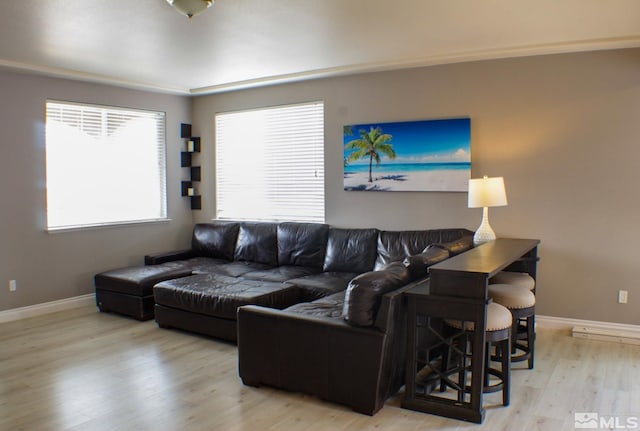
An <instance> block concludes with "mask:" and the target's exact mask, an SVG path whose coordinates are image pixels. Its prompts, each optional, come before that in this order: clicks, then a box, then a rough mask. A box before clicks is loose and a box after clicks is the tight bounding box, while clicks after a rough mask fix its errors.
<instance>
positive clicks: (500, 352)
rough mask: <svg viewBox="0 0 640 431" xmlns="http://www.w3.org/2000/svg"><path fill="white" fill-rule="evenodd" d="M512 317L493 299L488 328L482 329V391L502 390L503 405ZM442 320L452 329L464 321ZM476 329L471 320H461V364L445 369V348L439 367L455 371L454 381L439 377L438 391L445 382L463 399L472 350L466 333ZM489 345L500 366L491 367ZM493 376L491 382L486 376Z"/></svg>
mask: <svg viewBox="0 0 640 431" xmlns="http://www.w3.org/2000/svg"><path fill="white" fill-rule="evenodd" d="M512 322H513V320H512V316H511V313H510V312H509V310H508V309H507V308H506V307H504V306H502V305H500V304H497V303H495V302H491V303H489V304H488V305H487V328H486V332H485V340H486V347H485V367H484V385H483V388H482V392H483V393H492V392H498V391H500V390H501V391H502V405H504V406H508V405H509V398H510V391H511V355H510V354H509V352H510V351H511V326H512ZM445 323H446V324H447V325H448V326H450V327H451V328H454V329H457V330H462V329H463V322H462V321H460V320H453V319H445ZM474 329H475V323H474V322H467V321H465V322H464V331H465V336H464V337H462V339H461V341H462V343H461V344H462V345H461V346H460V355H461V359H462V364H459V365H458V366H456V367H454V368H453V369H448V365H449V355H450V349H447V350H445V352H444V355H443V360H442V366H443V368H445V369H446V372H444V373H443V374H445V375H448V374H453V373H458V382H457V384H452V383H451V381H450V380H448V379H442V380H441V382H440V391H441V392H443V391H444V390H445V385H448V386H451V387H453V388H454V389H456V390H458V400H459V401H463V398H464V394H465V393H470V391H471V390H470V387H469V386H468V385H467V383H466V382H467V372H468V370H469V367H468V366H467V358H471V357H472V354H473V352H471V351H470V343H469V342H468V338H469V335H471V334H472V333H473V331H474ZM491 346H494V347H495V349H496V357H499V358H500V369H499V370H498V369H495V368H491V363H490V360H491V354H490V353H491ZM491 375H493V376H495V377H497V378H498V379H499V382H498V383H495V384H493V385H490V381H489V377H490V376H491Z"/></svg>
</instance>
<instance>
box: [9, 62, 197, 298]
mask: <svg viewBox="0 0 640 431" xmlns="http://www.w3.org/2000/svg"><path fill="white" fill-rule="evenodd" d="M0 95H2V100H1V102H0V200H1V202H2V209H1V211H0V310H6V309H11V308H16V307H22V306H27V305H33V304H38V303H43V302H48V301H54V300H58V299H63V298H69V297H73V296H78V295H83V294H88V293H92V292H93V280H92V277H93V274H95V273H96V272H100V271H103V270H106V269H111V268H115V267H119V266H127V265H133V264H142V263H143V261H142V256H143V255H144V254H146V253H149V252H160V251H166V250H171V249H175V248H177V247H184V246H186V245H187V244H188V241H189V238H190V232H191V228H192V224H193V219H192V215H191V211H190V210H189V208H188V201H187V199H185V198H181V197H180V189H179V182H180V179H181V177H182V176H183V175H184V173H183V172H182V171H181V170H180V162H179V152H180V145H184V144H182V143H181V140H180V139H179V133H180V131H179V124H180V122H188V121H189V120H190V119H191V101H190V99H189V98H188V97H180V96H172V95H163V94H154V93H147V92H141V91H133V90H128V89H122V88H116V87H109V86H102V85H96V84H89V83H81V82H76V81H68V80H62V79H53V78H45V77H40V76H33V75H26V74H17V73H12V72H7V71H0ZM47 98H52V99H59V100H66V101H75V102H85V103H95V104H105V105H115V106H126V107H132V108H141V109H150V110H157V111H164V112H166V121H167V153H168V154H167V155H168V161H167V164H168V167H167V182H168V191H167V192H168V214H169V217H170V218H171V221H170V222H166V223H154V224H138V225H130V226H125V227H111V228H101V229H92V230H80V231H72V232H59V233H47V232H46V231H45V226H46V192H45V152H44V119H45V100H46V99H47ZM117 174H118V173H117V172H114V175H117ZM78 181H82V178H78ZM131 193H144V190H139V189H138V188H137V187H136V185H135V184H132V185H131ZM78 199H82V196H78ZM10 279H15V280H17V282H18V289H17V291H16V292H11V293H10V292H9V289H8V280H10Z"/></svg>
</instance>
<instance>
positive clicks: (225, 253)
mask: <svg viewBox="0 0 640 431" xmlns="http://www.w3.org/2000/svg"><path fill="white" fill-rule="evenodd" d="M239 227H240V225H239V224H238V223H234V222H214V223H198V224H196V225H195V226H194V228H193V236H192V237H191V249H192V250H193V251H194V253H195V255H196V256H203V257H211V258H214V259H226V260H233V253H234V250H235V248H236V240H237V238H238V229H239Z"/></svg>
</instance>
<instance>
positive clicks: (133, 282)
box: [94, 263, 191, 320]
mask: <svg viewBox="0 0 640 431" xmlns="http://www.w3.org/2000/svg"><path fill="white" fill-rule="evenodd" d="M189 275H191V269H189V268H185V267H182V266H179V265H176V264H172V263H165V264H160V265H147V266H135V267H129V268H120V269H114V270H112V271H106V272H102V273H100V274H96V276H95V277H94V283H95V288H96V303H97V305H98V308H99V309H100V311H104V312H110V311H112V312H115V313H120V314H124V315H127V316H131V317H134V318H136V319H138V320H149V319H153V286H154V285H155V284H156V283H158V282H161V281H164V280H169V279H172V278H179V277H186V276H189Z"/></svg>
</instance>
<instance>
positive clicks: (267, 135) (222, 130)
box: [215, 102, 324, 222]
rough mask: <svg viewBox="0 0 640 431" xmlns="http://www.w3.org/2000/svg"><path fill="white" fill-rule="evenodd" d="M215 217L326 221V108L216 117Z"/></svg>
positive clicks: (268, 110) (292, 108) (283, 108)
mask: <svg viewBox="0 0 640 431" xmlns="http://www.w3.org/2000/svg"><path fill="white" fill-rule="evenodd" d="M215 123H216V210H217V214H216V216H217V218H219V219H238V220H270V221H306V222H324V104H323V103H322V102H314V103H305V104H300V105H288V106H279V107H271V108H265V109H255V110H249V111H239V112H226V113H219V114H216V120H215Z"/></svg>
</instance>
